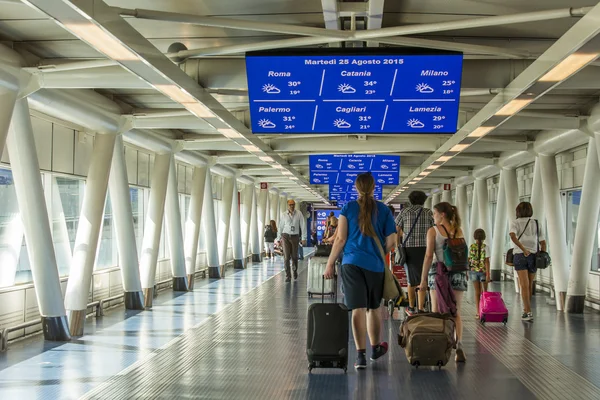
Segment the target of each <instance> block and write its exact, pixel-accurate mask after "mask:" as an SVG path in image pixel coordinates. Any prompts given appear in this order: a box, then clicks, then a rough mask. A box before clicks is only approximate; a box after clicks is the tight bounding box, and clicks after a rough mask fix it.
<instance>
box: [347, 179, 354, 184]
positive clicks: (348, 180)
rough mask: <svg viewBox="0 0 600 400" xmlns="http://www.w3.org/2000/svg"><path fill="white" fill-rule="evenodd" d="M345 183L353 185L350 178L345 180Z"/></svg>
mask: <svg viewBox="0 0 600 400" xmlns="http://www.w3.org/2000/svg"><path fill="white" fill-rule="evenodd" d="M346 183H354V181H353V180H352V179H350V178H348V179H346Z"/></svg>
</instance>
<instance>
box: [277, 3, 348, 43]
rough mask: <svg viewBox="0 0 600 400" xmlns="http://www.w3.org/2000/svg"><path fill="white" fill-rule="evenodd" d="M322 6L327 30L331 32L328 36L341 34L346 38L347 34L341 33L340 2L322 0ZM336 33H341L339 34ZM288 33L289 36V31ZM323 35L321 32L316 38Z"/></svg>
mask: <svg viewBox="0 0 600 400" xmlns="http://www.w3.org/2000/svg"><path fill="white" fill-rule="evenodd" d="M321 6H322V7H323V20H324V21H325V29H328V30H329V31H331V32H328V33H327V34H328V35H336V34H340V33H341V35H342V36H346V35H345V32H341V29H342V22H341V21H340V14H339V3H338V0H321ZM335 31H339V33H338V32H335ZM296 32H298V31H296ZM286 33H287V34H289V31H288V32H286ZM296 34H299V33H296ZM322 34H323V32H322V31H321V33H319V34H316V36H320V35H322Z"/></svg>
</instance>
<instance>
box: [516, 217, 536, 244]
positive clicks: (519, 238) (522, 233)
mask: <svg viewBox="0 0 600 400" xmlns="http://www.w3.org/2000/svg"><path fill="white" fill-rule="evenodd" d="M530 222H531V218H529V220H528V221H527V223H526V224H525V228H523V232H521V234H520V235H519V237H518V238H517V240H521V236H523V235H524V234H525V231H526V230H527V227H528V226H529V223H530ZM535 222H536V223H537V220H536V221H535Z"/></svg>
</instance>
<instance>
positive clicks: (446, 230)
mask: <svg viewBox="0 0 600 400" xmlns="http://www.w3.org/2000/svg"><path fill="white" fill-rule="evenodd" d="M441 227H442V228H444V231H445V232H446V235H447V236H448V239H454V238H456V232H454V237H450V234H449V233H448V229H446V227H445V226H444V225H443V224H442V225H441Z"/></svg>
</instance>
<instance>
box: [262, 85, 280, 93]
mask: <svg viewBox="0 0 600 400" xmlns="http://www.w3.org/2000/svg"><path fill="white" fill-rule="evenodd" d="M262 90H263V92H265V93H267V94H279V93H281V90H279V88H278V87H277V86H275V85H273V84H272V83H267V84H265V85H263V87H262Z"/></svg>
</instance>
